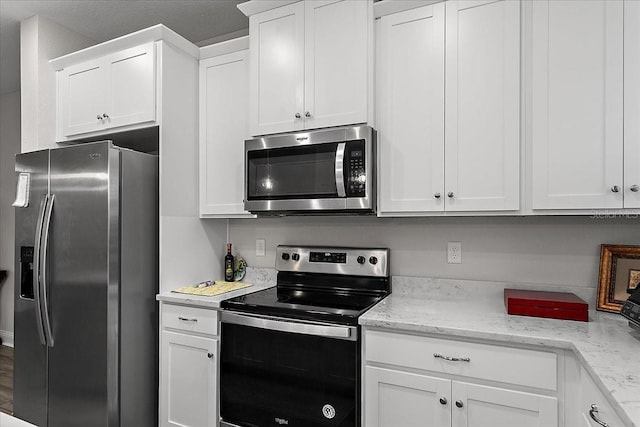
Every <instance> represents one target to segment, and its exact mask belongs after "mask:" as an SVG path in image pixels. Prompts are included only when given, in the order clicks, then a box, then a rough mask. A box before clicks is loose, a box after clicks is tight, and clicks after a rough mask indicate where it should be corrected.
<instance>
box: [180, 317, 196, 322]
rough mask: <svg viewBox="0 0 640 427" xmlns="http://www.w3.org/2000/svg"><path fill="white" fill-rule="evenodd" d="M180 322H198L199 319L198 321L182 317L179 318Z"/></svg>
mask: <svg viewBox="0 0 640 427" xmlns="http://www.w3.org/2000/svg"><path fill="white" fill-rule="evenodd" d="M178 320H182V321H183V322H197V321H198V319H196V318H195V317H191V318H189V317H182V316H178Z"/></svg>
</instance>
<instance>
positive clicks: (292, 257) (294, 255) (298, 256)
mask: <svg viewBox="0 0 640 427" xmlns="http://www.w3.org/2000/svg"><path fill="white" fill-rule="evenodd" d="M291 259H292V260H294V261H298V260H299V259H300V254H293V255H291Z"/></svg>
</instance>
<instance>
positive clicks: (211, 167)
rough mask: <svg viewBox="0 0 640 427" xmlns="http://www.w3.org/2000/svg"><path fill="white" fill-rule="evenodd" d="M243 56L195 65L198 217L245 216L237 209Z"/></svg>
mask: <svg viewBox="0 0 640 427" xmlns="http://www.w3.org/2000/svg"><path fill="white" fill-rule="evenodd" d="M248 65H249V51H248V50H244V51H241V52H234V53H229V54H227V55H222V56H217V57H214V58H209V59H206V60H203V61H201V62H200V155H199V157H200V216H201V217H203V216H212V215H214V216H238V215H240V216H243V215H248V212H245V210H244V206H243V202H242V200H243V196H244V190H243V188H244V140H245V139H246V138H247V120H246V117H247V85H248V76H247V74H248V73H247V70H248Z"/></svg>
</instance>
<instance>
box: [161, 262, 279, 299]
mask: <svg viewBox="0 0 640 427" xmlns="http://www.w3.org/2000/svg"><path fill="white" fill-rule="evenodd" d="M242 282H244V283H251V284H252V285H253V286H251V287H248V288H242V289H238V290H237V291H232V292H227V293H224V294H220V295H216V296H213V297H208V296H200V295H189V294H180V293H177V292H171V291H166V292H161V293H160V294H158V295H156V300H158V301H162V302H168V303H173V304H184V305H192V306H197V307H206V308H213V309H217V308H220V303H221V302H222V301H224V300H227V299H229V298H235V297H239V296H242V295H247V294H250V293H253V292H258V291H262V290H264V289H268V288H272V287H274V286H275V285H276V278H275V272H274V270H272V269H268V268H264V269H260V268H251V267H247V275H246V276H245V277H244V278H243V279H242ZM178 287H180V286H176V288H178Z"/></svg>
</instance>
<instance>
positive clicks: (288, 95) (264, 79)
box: [249, 2, 304, 135]
mask: <svg viewBox="0 0 640 427" xmlns="http://www.w3.org/2000/svg"><path fill="white" fill-rule="evenodd" d="M249 33H250V35H251V38H250V44H251V49H250V50H251V64H250V66H251V69H250V83H249V85H250V86H249V87H250V89H249V91H250V100H251V102H250V108H249V112H250V116H249V117H250V119H249V120H250V126H251V134H252V135H263V134H268V133H278V132H286V131H291V130H297V129H302V127H303V124H304V111H303V108H304V93H303V91H304V2H298V3H294V4H290V5H287V6H283V7H279V8H277V9H273V10H269V11H267V12H263V13H259V14H256V15H252V16H251V17H250V18H249ZM296 116H298V117H296Z"/></svg>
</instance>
